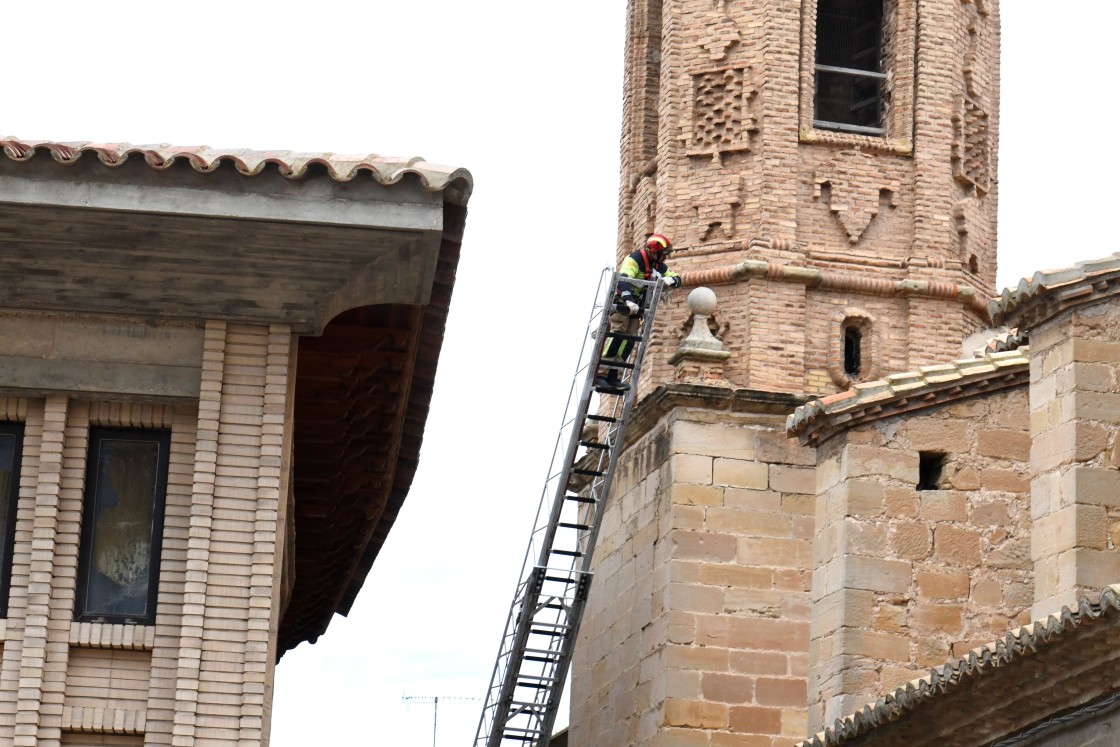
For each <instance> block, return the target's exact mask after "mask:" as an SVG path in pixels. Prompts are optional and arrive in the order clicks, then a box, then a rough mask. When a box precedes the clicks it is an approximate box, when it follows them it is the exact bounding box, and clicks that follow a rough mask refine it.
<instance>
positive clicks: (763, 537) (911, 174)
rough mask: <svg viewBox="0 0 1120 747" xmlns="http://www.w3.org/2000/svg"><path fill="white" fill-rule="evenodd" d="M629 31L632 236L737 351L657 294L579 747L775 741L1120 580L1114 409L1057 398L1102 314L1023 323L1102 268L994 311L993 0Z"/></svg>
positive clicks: (627, 237) (736, 5) (691, 15)
mask: <svg viewBox="0 0 1120 747" xmlns="http://www.w3.org/2000/svg"><path fill="white" fill-rule="evenodd" d="M627 39H628V43H627V57H626V78H625V103H624V122H623V133H622V146H621V151H622V178H621V188H620V212H619V244H618V251H619V254H620V256H621V255H623V254H625V253H627V252H629V251H631V250H632V249H633V247H634V246H635V244H636V243H637V242H639V241H640V240H641V239H642V238H643V237H644V236H645V235H647V234H648V233H650V232H652V231H658V232H662V233H665V234H667V235H668V236H670V237H671V238H672V239H673V242H674V245H675V248H676V252H675V254H674V256H673V258H672V264H673V269H675V270H677V271H678V272H681V273H682V275H683V277H684V282H685V285H686V286H709V287H711V288H712V289H713V290H714V291H715V292H716V294H717V295H718V297H719V304H718V307H717V309H716V311H715V312H714V313H713V314H712V315H711V316H710V317H709V318H708V319H707V320H705V323H706V324H707V326H708V327H709V328H710V329H711V331H712V332H713V333H714V334H715V336H716V337H717V338H718V339H719V340H720V341H721V343H722V345H723V348H724V351H725V352H726V353H730V355H729V356H727V357H726V359H719V360H717V359H715V358H713V357H710V356H709V357H708V358H705V357H704V356H697V355H691V356H690V355H688V354H686V353H685V352H684V350H683V348H681V343H682V340H683V339H684V337H685V335H686V334H687V333H688V330H689V329H690V328H691V326H692V318H691V317H692V315H691V314H690V313H689V311H688V309H687V308H685V306H684V305H683V304H680V303H678V304H676V305H674V304H672V303H671V302H670V303H668V304H664V305H663V309H662V310H659V331H660V336H659V339H658V340H657V341H656V342H655V343H654V344H653V345H652V346H651V349H650V356H648V357H647V365H646V367H645V370H643V372H642V374H643V378H642V382H641V389H640V393H641V395H642V397H643V398H642V400H641V402H640V404H639V405H638V407H637V408H636V410H635V415H634V417H633V419H632V425H631V426H630V431H629V433H628V435H627V442H628V447H627V451H626V452H625V453H624V454H623V456H622V457H621V458H620V460H619V466H618V471H617V473H616V476H615V482H614V496H613V498H612V501H611V503H610V504H609V505H608V506H607V508H606V514H605V524H604V527H603V529H602V533H601V534H600V545H599V547H598V548H597V550H596V556H597V560H596V568H595V573H596V576H595V584H594V586H593V590H592V592H591V598H590V601H589V604H588V608H587V613H586V614H587V616H586V618H585V621H584V624H583V627H582V629H581V645H580V646H578V647H577V652H576V658H575V662H574V669H573V699H572V700H573V703H572V717H571V726H570V739H571V740H572V741H573V742H574V743H576V744H594V745H596V746H597V747H599V746H614V745H666V746H668V745H672V746H673V747H678V746H680V747H691V746H692V745H697V746H700V745H704V746H708V747H725V746H726V747H731V746H732V745H734V746H745V747H786V746H787V745H792V744H795V743H797V742H799V741H801V740H803V739H805V738H806V737H807V736H808V735H810V734H813V733H816V732H822V733H825V732H824V730H825V729H826V728H827V727H830V726H831V725H834V724H837V723H838V720H842V719H844V718H846V717H848V716H849V715H850V714H852V713H853V712H855V711H857V709H859V708H860V707H861V706H863V705H864V704H866V703H868V702H872V701H875V699H876V698H879V697H883V696H885V695H886V694H889V693H892V692H894V691H895V690H896V689H897V688H900V687H903V686H905V685H906V684H907V683H909V682H910V681H912V680H915V679H916V678H919V677H920V676H921V675H922V674H923V673H924V672H928V671H929V669H930V668H931V667H935V666H938V665H942V664H945V662H948V661H952V660H954V659H957V658H959V657H962V656H964V655H966V654H967V653H968V652H969V651H970V650H972V649H974V648H976V647H978V646H982V645H984V644H987V643H990V642H992V641H996V640H997V639H1000V638H1001V637H1003V636H1004V635H1006V634H1007V633H1008V631H1010V630H1013V629H1016V628H1018V627H1019V626H1022V625H1025V624H1027V623H1028V622H1029V621H1031V620H1033V619H1036V618H1042V617H1045V616H1046V615H1050V614H1053V613H1056V612H1058V611H1059V610H1060V609H1061V607H1062V605H1073V607H1074V608H1076V607H1077V605H1078V604H1079V600H1080V599H1083V598H1084V596H1085V595H1086V594H1091V595H1099V593H1100V590H1101V588H1103V587H1105V586H1107V585H1108V584H1110V583H1114V582H1115V581H1116V580H1117V579H1118V578H1120V576H1118V575H1113V574H1112V570H1113V566H1112V564H1113V563H1114V562H1115V558H1116V557H1118V556H1117V555H1116V554H1115V553H1114V548H1113V545H1112V544H1111V542H1112V540H1111V539H1108V536H1106V535H1107V532H1108V531H1109V530H1108V527H1111V526H1113V525H1112V524H1111V523H1110V522H1111V521H1112V519H1111V514H1110V513H1109V511H1108V510H1101V509H1100V507H1099V505H1098V504H1099V502H1100V501H1101V500H1103V499H1101V498H1100V497H1099V496H1100V495H1101V490H1103V489H1106V486H1108V485H1111V484H1112V483H1111V482H1109V481H1110V480H1112V479H1113V478H1114V477H1115V475H1116V474H1120V473H1115V472H1114V471H1109V470H1110V469H1111V468H1109V467H1107V465H1106V464H1105V462H1107V459H1108V458H1111V457H1109V456H1107V455H1108V454H1111V453H1112V452H1111V451H1109V449H1111V448H1112V444H1113V442H1114V440H1115V426H1114V424H1111V422H1110V421H1108V422H1106V424H1103V425H1102V422H1101V420H1100V419H1101V418H1102V417H1104V418H1105V420H1106V421H1107V417H1105V416H1104V415H1102V411H1103V409H1104V405H1102V404H1101V402H1102V401H1103V400H1099V399H1098V395H1089V394H1084V395H1077V396H1074V395H1072V394H1070V393H1069V392H1067V391H1066V390H1063V389H1062V387H1068V386H1069V385H1070V384H1069V380H1070V377H1071V376H1074V375H1075V374H1074V373H1073V369H1067V368H1065V366H1066V365H1067V364H1069V365H1074V367H1075V368H1077V366H1078V365H1080V364H1082V363H1084V364H1086V365H1091V366H1105V367H1106V368H1107V367H1109V366H1111V365H1113V364H1112V363H1111V361H1112V360H1113V359H1112V358H1108V356H1111V355H1113V352H1112V350H1111V348H1109V349H1108V351H1107V352H1100V350H1098V351H1097V353H1096V354H1097V355H1098V356H1101V357H1099V358H1098V359H1094V360H1092V361H1090V360H1088V359H1085V360H1075V359H1074V358H1073V357H1072V356H1073V353H1072V352H1070V351H1071V350H1072V348H1073V347H1077V348H1078V349H1079V350H1080V349H1082V348H1081V347H1079V346H1084V345H1086V344H1089V345H1090V346H1093V345H1095V343H1081V342H1076V341H1075V340H1076V339H1078V337H1079V336H1082V337H1083V336H1085V334H1086V333H1085V332H1084V329H1085V328H1086V325H1088V326H1092V328H1093V329H1097V328H1101V329H1103V328H1104V326H1106V325H1103V324H1090V323H1089V322H1083V323H1081V324H1082V327H1081V328H1078V329H1074V327H1077V324H1078V323H1072V324H1073V327H1068V328H1063V329H1062V331H1060V332H1058V333H1056V334H1054V335H1051V334H1050V333H1048V332H1047V331H1045V330H1044V326H1045V325H1043V327H1037V328H1036V327H1033V326H1032V323H1029V322H1028V321H1027V320H1025V318H1024V317H1023V313H1024V312H1022V311H1015V310H1014V309H1016V308H1020V306H1019V304H1020V303H1025V301H1023V299H1025V298H1030V299H1034V298H1035V297H1036V296H1037V297H1038V298H1048V297H1050V296H1049V295H1048V294H1056V295H1055V297H1057V296H1061V295H1062V294H1065V293H1072V292H1080V291H1073V290H1071V289H1070V288H1068V287H1066V288H1063V289H1059V286H1061V285H1062V284H1063V283H1066V282H1067V281H1070V278H1073V279H1075V280H1077V282H1083V283H1084V284H1085V286H1086V287H1093V282H1098V283H1099V282H1103V281H1102V280H1101V276H1097V275H1095V274H1094V273H1096V272H1097V270H1101V271H1102V272H1104V273H1105V274H1106V275H1107V272H1108V263H1107V262H1105V263H1103V264H1101V263H1097V264H1092V263H1087V264H1086V265H1084V266H1079V267H1077V268H1071V270H1070V271H1067V273H1066V274H1064V275H1063V274H1059V275H1056V276H1053V277H1051V276H1043V277H1041V278H1040V279H1037V282H1036V284H1035V285H1033V286H1030V287H1029V288H1028V289H1026V290H1023V289H1021V290H1020V292H1019V295H1016V296H1015V298H1014V299H1012V300H1010V301H1009V300H1008V299H1007V298H1005V299H1003V301H1002V302H1000V303H996V304H994V305H992V306H989V303H990V302H991V299H992V298H993V297H994V296H995V288H994V283H995V270H996V241H995V233H996V219H995V217H996V200H997V197H998V189H997V181H996V178H995V177H996V173H997V143H998V131H999V106H998V104H999V4H998V3H997V2H989V1H986V0H983V1H982V0H928V1H927V0H914V1H911V0H867V1H864V0H801V1H800V2H798V1H793V0H790V1H786V0H762V1H761V2H753V3H743V2H735V1H734V0H632V1H631V2H630V3H629V4H628V31H627ZM1102 268H1103V269H1102ZM1090 277H1095V278H1096V281H1093V280H1086V278H1090ZM1070 282H1072V281H1070ZM1078 287H1080V286H1078ZM1031 303H1034V301H1031ZM1039 303H1042V304H1044V303H1045V302H1043V301H1039ZM1028 305H1029V304H1028ZM1106 306H1107V304H1106ZM1100 313H1104V312H1100ZM1074 316H1077V314H1076V313H1075V314H1074ZM1079 318H1080V317H1079ZM1001 324H1007V325H1011V326H1015V325H1019V326H1020V332H1019V334H1018V335H1012V336H1007V335H1005V336H1004V338H1003V342H1002V343H1001V344H1000V345H997V346H995V347H992V348H990V349H986V350H984V351H981V353H980V354H979V356H977V355H976V354H975V353H974V349H975V348H981V347H983V345H984V342H985V341H986V340H987V339H988V338H990V337H995V336H996V335H997V333H998V331H991V332H987V333H985V330H989V329H990V328H993V327H995V326H996V325H1001ZM1093 334H1095V333H1093ZM974 336H975V340H976V341H975V342H968V343H966V342H965V341H966V340H968V339H969V338H972V337H974ZM1090 336H1091V335H1090ZM1028 343H1029V344H1028ZM1053 345H1057V346H1059V347H1061V348H1062V350H1065V352H1064V353H1050V352H1044V353H1040V352H1039V351H1041V350H1044V349H1045V350H1047V351H1049V350H1050V348H1051V346H1053ZM1062 346H1066V347H1062ZM1071 346H1072V347H1071ZM1094 349H1096V348H1094ZM1040 356H1043V357H1044V358H1045V360H1046V361H1050V362H1049V363H1046V362H1042V361H1041V360H1040ZM1078 370H1080V369H1078ZM1108 370H1109V371H1111V370H1112V369H1111V368H1109V369H1108ZM1043 371H1045V372H1046V373H1043ZM1094 371H1096V373H1097V374H1098V375H1099V376H1100V379H1099V383H1098V384H1097V385H1096V386H1098V387H1099V388H1098V389H1096V390H1093V391H1096V392H1098V394H1099V395H1100V396H1105V395H1104V393H1105V392H1106V391H1108V392H1111V391H1112V389H1111V388H1109V387H1111V386H1112V384H1111V382H1112V381H1113V379H1111V378H1109V377H1110V376H1111V375H1112V374H1111V373H1105V372H1103V369H1101V370H1098V369H1095V368H1094ZM907 372H909V373H907ZM1048 377H1049V378H1048ZM1036 378H1037V379H1038V383H1036ZM1105 382H1108V383H1105ZM1063 397H1064V399H1063ZM1070 397H1073V399H1075V400H1077V401H1081V400H1085V401H1088V400H1090V399H1091V400H1094V401H1096V402H1097V408H1098V409H1097V410H1095V411H1094V412H1095V415H1093V416H1088V415H1085V416H1083V417H1081V418H1079V417H1078V416H1076V415H1074V414H1072V412H1073V411H1074V410H1077V407H1076V406H1074V405H1072V404H1069V401H1070ZM1105 399H1107V397H1105ZM1109 401H1111V400H1109ZM1084 407H1086V408H1087V407H1090V405H1088V404H1086V405H1084ZM1071 408H1072V409H1071ZM791 418H792V419H791ZM1075 421H1076V423H1075ZM817 429H820V430H817ZM1051 431H1053V433H1051ZM1098 446H1099V447H1100V448H1099V449H1098V448H1097V447H1098ZM1055 454H1058V455H1059V456H1055ZM1074 463H1076V464H1079V465H1080V466H1077V467H1076V468H1075V467H1071V464H1074ZM1082 469H1084V470H1088V471H1084V472H1082ZM1077 475H1080V476H1081V478H1080V480H1081V481H1080V482H1079V481H1078V480H1079V478H1078V477H1077ZM1061 486H1069V487H1068V488H1067V490H1068V491H1074V490H1075V489H1080V490H1081V491H1082V493H1084V494H1085V495H1092V496H1097V497H1094V498H1086V502H1087V503H1089V504H1090V505H1092V506H1094V507H1093V508H1090V507H1089V506H1085V507H1077V506H1074V505H1072V504H1071V503H1069V502H1068V501H1067V500H1066V498H1064V497H1063V498H1061V499H1057V498H1055V499H1053V502H1052V503H1048V504H1046V505H1047V506H1049V508H1046V509H1043V507H1042V506H1043V502H1044V500H1043V497H1042V496H1045V495H1051V496H1052V495H1062V496H1065V495H1066V493H1061ZM1069 494H1070V495H1073V493H1072V492H1070V493H1069ZM1094 501H1096V502H1094ZM1050 512H1055V513H1057V514H1060V515H1061V516H1062V517H1063V518H1061V519H1059V518H1057V517H1056V516H1055V517H1052V518H1051V517H1049V514H1050ZM1074 516H1078V517H1081V520H1082V523H1081V524H1078V523H1077V521H1076V520H1075V519H1074V518H1072V517H1074ZM1090 516H1092V517H1093V518H1092V519H1089V517H1090ZM1090 523H1091V524H1092V527H1093V529H1092V530H1090V529H1089V524H1090ZM1040 527H1041V528H1040ZM1102 532H1103V534H1102ZM1089 534H1091V535H1092V537H1093V539H1092V540H1091V541H1089V540H1084V541H1085V542H1086V543H1087V544H1084V545H1082V544H1079V543H1080V542H1082V540H1079V539H1078V537H1079V536H1088V535H1089ZM1115 570H1118V571H1120V568H1117V569H1115ZM877 717H878V716H877ZM1020 725H1022V724H1021V723H1020ZM1005 726H1006V728H1007V729H1012V728H1015V725H1005ZM828 733H832V732H828ZM836 733H839V732H836ZM989 736H990V735H989ZM829 738H831V737H829ZM979 738H980V737H979V736H977V737H976V739H979ZM990 741H992V740H991V739H989V742H990ZM826 743H831V742H826ZM883 743H889V741H888V742H883ZM962 743H963V742H962ZM971 744H977V745H979V744H986V742H981V741H973V742H971Z"/></svg>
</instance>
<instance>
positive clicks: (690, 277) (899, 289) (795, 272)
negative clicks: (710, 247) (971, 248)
mask: <svg viewBox="0 0 1120 747" xmlns="http://www.w3.org/2000/svg"><path fill="white" fill-rule="evenodd" d="M752 278H765V279H767V280H777V281H779V282H785V283H798V284H801V285H804V286H805V287H807V288H811V289H819V290H839V291H849V292H854V293H863V294H865V295H869V296H884V297H894V296H921V297H926V298H944V299H950V300H952V299H956V300H958V301H960V303H961V304H962V305H963V306H964V307H965V308H967V309H968V310H970V311H973V312H975V313H977V314H980V315H981V316H982V317H984V318H987V316H988V299H986V298H984V297H982V296H981V295H980V293H978V292H977V290H976V288H974V287H972V286H970V285H957V284H955V283H946V282H941V281H936V280H909V279H908V280H889V279H886V278H879V277H871V276H867V275H856V274H852V273H844V272H835V271H832V270H819V269H816V268H813V267H798V266H796V265H791V264H785V263H782V262H775V261H766V260H761V259H746V260H743V261H742V262H739V263H737V264H733V265H724V266H723V267H713V268H710V269H707V270H693V271H685V272H682V273H681V280H682V282H683V284H684V285H690V286H699V285H727V284H730V283H735V282H739V281H741V280H750V279H752Z"/></svg>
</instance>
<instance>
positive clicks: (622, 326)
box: [595, 233, 681, 394]
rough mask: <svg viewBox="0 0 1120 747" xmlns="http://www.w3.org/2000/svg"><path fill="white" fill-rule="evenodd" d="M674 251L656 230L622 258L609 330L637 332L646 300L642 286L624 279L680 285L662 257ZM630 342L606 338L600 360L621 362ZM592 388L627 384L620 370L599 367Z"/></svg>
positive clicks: (608, 390) (614, 390) (614, 389)
mask: <svg viewBox="0 0 1120 747" xmlns="http://www.w3.org/2000/svg"><path fill="white" fill-rule="evenodd" d="M672 251H673V244H672V242H671V241H669V239H668V238H666V237H665V236H664V235H662V234H659V233H655V234H652V235H651V236H650V237H649V238H647V239H646V243H645V246H643V247H642V248H641V249H638V250H637V251H636V252H634V253H632V254H631V255H630V256H628V257H627V258H626V259H624V260H622V265H621V266H620V267H619V268H618V275H619V279H618V287H617V288H615V292H614V310H613V311H612V312H611V315H610V331H611V332H619V333H622V334H626V335H633V334H636V333H637V331H638V327H639V322H640V320H641V316H642V310H643V307H644V305H645V304H644V301H645V286H644V285H640V284H637V283H629V282H627V278H636V279H639V280H652V279H654V278H661V280H662V281H663V282H664V283H665V287H666V288H676V287H677V286H679V285H680V284H681V279H680V276H679V275H677V273H675V272H673V271H672V270H670V269H669V268H668V267H667V266H666V264H665V260H666V258H668V256H669V255H670V254H671V253H672ZM633 347H634V346H633V345H631V344H630V342H629V341H628V340H620V339H617V338H614V337H610V336H608V337H607V342H606V345H604V346H603V354H602V355H601V356H600V359H601V360H602V361H604V362H608V363H611V362H613V363H622V362H624V361H625V360H626V358H627V357H629V355H630V351H631V350H632V349H633ZM595 388H596V389H597V390H598V391H600V392H602V393H604V394H619V393H621V392H625V391H626V388H627V386H626V383H625V382H623V381H622V379H621V377H620V375H619V369H617V368H608V367H602V368H600V369H599V371H598V372H597V375H596V377H595Z"/></svg>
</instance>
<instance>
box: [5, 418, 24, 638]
mask: <svg viewBox="0 0 1120 747" xmlns="http://www.w3.org/2000/svg"><path fill="white" fill-rule="evenodd" d="M0 435H11V436H13V437H14V438H15V449H14V450H13V453H12V483H11V485H9V486H8V516H7V520H8V524H7V537H5V538H4V541H5V543H6V544H5V546H4V552H3V554H2V557H0V619H3V618H7V617H8V598H9V596H10V595H11V593H12V567H13V565H14V562H15V549H16V548H15V544H16V520H17V518H18V516H19V483H20V472H21V470H20V467H21V466H22V464H23V436H24V424H23V423H20V422H15V421H9V420H5V421H0Z"/></svg>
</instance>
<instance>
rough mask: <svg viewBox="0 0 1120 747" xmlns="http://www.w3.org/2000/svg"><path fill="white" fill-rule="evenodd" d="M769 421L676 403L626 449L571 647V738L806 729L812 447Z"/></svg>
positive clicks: (711, 738)
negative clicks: (798, 443) (587, 597)
mask: <svg viewBox="0 0 1120 747" xmlns="http://www.w3.org/2000/svg"><path fill="white" fill-rule="evenodd" d="M782 422H783V421H782V418H781V416H775V415H766V414H761V413H760V414H754V415H752V414H750V413H749V412H730V411H727V412H721V413H718V414H717V413H712V412H709V411H705V410H703V409H699V408H696V409H693V408H689V409H684V408H682V409H676V410H674V411H673V412H672V414H671V415H670V416H669V417H663V418H662V419H661V420H659V421H658V423H657V425H656V426H654V427H652V428H650V429H649V430H648V431H647V435H646V436H645V437H643V438H642V439H641V440H640V441H638V442H637V443H636V444H635V445H634V446H633V447H631V448H630V449H629V450H628V451H627V453H626V456H625V457H624V459H623V460H622V461H621V462H620V465H619V472H618V474H617V477H616V478H615V491H614V497H613V498H612V500H611V503H610V504H609V506H608V508H607V514H606V517H605V523H604V527H603V530H602V533H601V535H600V545H599V547H598V548H597V550H596V563H595V567H596V569H597V570H596V577H595V582H594V584H593V586H592V592H591V598H590V601H589V606H588V611H587V617H586V618H585V620H584V625H583V628H582V633H581V638H580V641H579V643H578V644H577V647H576V658H575V663H574V670H573V689H572V691H573V700H574V702H573V709H572V717H571V723H572V727H571V733H572V735H573V741H574V742H575V743H579V744H595V745H597V747H599V746H602V747H611V746H612V745H665V746H666V747H668V745H693V744H696V745H700V744H704V745H709V744H710V745H719V746H724V747H730V746H731V745H757V746H759V747H761V746H763V745H765V747H771V746H772V745H773V746H774V747H779V746H784V745H789V744H792V743H793V742H794V741H796V740H797V739H799V738H801V737H802V736H803V735H804V733H805V730H806V724H805V708H804V704H805V698H806V675H807V671H808V656H807V651H808V644H809V637H808V636H809V598H808V591H809V583H810V574H809V571H808V568H809V562H810V543H811V540H812V536H813V516H812V503H813V497H812V495H811V493H812V490H813V479H814V477H813V468H812V466H811V464H812V458H813V455H812V451H811V450H808V449H802V448H800V447H797V446H795V445H792V444H791V443H790V442H789V441H788V439H787V438H786V437H785V434H784V430H783V425H782Z"/></svg>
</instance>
